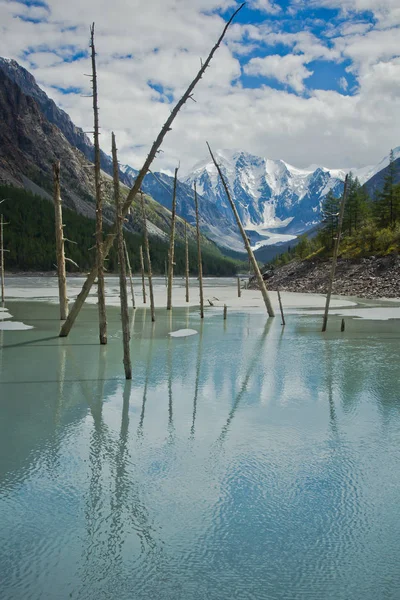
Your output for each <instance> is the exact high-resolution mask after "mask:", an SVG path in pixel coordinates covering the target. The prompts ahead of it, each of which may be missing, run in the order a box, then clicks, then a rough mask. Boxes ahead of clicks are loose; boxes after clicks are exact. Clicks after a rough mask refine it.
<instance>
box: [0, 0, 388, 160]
mask: <svg viewBox="0 0 400 600" xmlns="http://www.w3.org/2000/svg"><path fill="white" fill-rule="evenodd" d="M364 1H365V3H366V4H368V2H369V4H368V6H370V5H371V6H372V4H373V3H372V0H371V1H370V0H364ZM397 1H398V0H397ZM311 2H313V3H314V5H315V6H317V5H326V6H328V5H330V6H338V7H339V8H341V7H340V6H339V4H340V5H341V4H346V5H347V9H348V10H354V11H357V10H364V9H362V8H360V6H361V4H360V3H361V2H362V0H344V1H343V2H339V0H337V1H336V0H332V1H329V2H328V0H326V2H325V1H324V0H319V1H318V2H317V1H315V2H314V0H309V2H308V3H307V5H309V4H310V3H311ZM385 2H386V0H382V1H381V2H380V3H379V6H381V7H382V6H383V5H384V4H385ZM389 4H390V3H389V0H388V1H387V3H386V5H387V6H386V7H387V11H386V13H385V14H386V16H385V15H384V11H383V10H380V12H379V15H378V12H377V10H378V9H376V8H372V9H371V10H375V14H376V15H378V16H379V19H380V20H378V24H377V25H375V26H374V25H373V24H369V25H368V26H366V27H361V26H360V23H362V21H360V15H358V14H356V13H355V17H354V23H353V25H354V28H353V29H351V28H350V25H351V21H349V22H348V25H349V27H348V28H347V31H346V32H345V31H344V30H343V29H342V30H341V29H340V27H337V28H335V29H334V30H333V29H332V35H331V36H330V38H329V40H328V39H327V37H325V38H324V37H320V36H319V37H317V36H315V35H313V34H312V33H311V32H309V31H306V30H303V31H300V32H296V31H293V30H292V31H291V32H289V33H288V32H287V31H284V29H283V26H284V20H282V23H281V22H280V21H279V19H281V17H282V19H283V17H284V16H285V18H286V19H288V18H290V15H288V13H287V12H286V13H285V15H283V14H282V13H283V11H280V12H279V13H276V14H275V15H273V19H268V13H267V12H265V15H266V21H264V22H261V23H259V22H255V21H252V15H254V12H253V11H252V10H248V9H247V8H245V9H244V10H243V13H242V18H241V20H240V22H237V23H236V24H235V25H234V26H233V27H232V28H231V30H230V31H229V35H228V37H227V43H226V44H224V45H223V46H222V47H221V48H220V49H219V51H218V53H217V54H216V56H215V59H214V61H213V63H212V65H211V68H210V69H208V70H207V72H206V74H205V76H204V78H203V79H202V80H201V82H200V84H199V86H198V88H196V93H195V98H196V100H197V102H196V103H193V102H190V103H189V104H187V105H186V106H185V107H184V109H183V110H182V112H181V113H180V115H179V116H178V118H177V120H176V122H175V123H174V128H173V131H171V132H170V133H169V134H168V136H167V137H166V139H165V144H164V146H163V150H164V152H163V153H162V154H160V155H159V156H158V158H157V164H156V165H155V168H156V169H157V168H158V169H169V170H171V169H173V167H174V166H175V165H176V164H177V163H178V161H179V160H180V161H181V163H182V172H183V171H184V170H188V169H190V167H191V166H192V165H193V164H194V163H195V162H197V161H198V160H201V159H202V158H203V157H204V156H206V147H205V140H206V139H208V140H209V141H210V143H211V144H212V146H214V147H225V148H242V149H245V150H248V151H250V152H253V153H255V154H260V155H264V156H268V157H270V158H284V159H285V160H287V161H288V162H290V163H292V164H296V165H299V166H306V165H307V164H310V163H321V162H322V163H324V164H326V165H327V166H330V167H351V166H360V165H363V164H371V163H372V164H373V163H375V162H377V161H378V160H380V158H381V157H382V156H384V155H386V154H387V153H388V149H390V148H391V147H395V146H397V145H399V143H400V124H399V120H398V96H399V94H400V83H399V82H400V65H399V59H398V52H399V51H398V42H397V36H398V30H397V29H395V28H394V27H391V26H389V25H388V26H387V28H386V30H385V31H383V30H382V27H383V26H382V23H383V22H385V23H390V22H391V21H393V19H395V18H396V7H395V6H394V5H393V6H391V7H390V6H389ZM274 5H275V3H274V2H260V0H258V9H259V10H261V8H262V7H264V9H265V10H266V9H268V8H271V9H272V8H273V7H274ZM237 6H238V2H236V1H235V0H191V1H190V2H188V0H147V2H146V3H144V4H143V2H139V0H113V3H112V5H110V3H109V1H108V0H107V1H106V0H85V2H82V1H81V0H68V2H65V1H64V0H51V1H50V2H49V4H48V8H46V6H42V7H40V6H33V5H31V6H27V5H26V4H23V3H20V2H14V1H7V2H3V3H1V4H0V55H2V56H7V57H10V58H15V59H17V60H18V61H19V62H20V63H21V64H23V65H24V66H25V67H27V68H28V69H29V70H30V71H31V72H32V73H33V74H34V75H35V77H36V79H37V81H38V83H39V84H40V85H41V86H42V87H43V88H44V89H45V91H46V92H47V93H48V94H49V95H50V96H51V97H53V98H54V100H55V101H56V102H57V103H58V104H59V105H60V106H62V107H63V108H64V109H65V110H66V111H67V112H68V113H69V114H70V115H71V118H72V119H73V121H74V122H75V123H76V124H77V125H80V126H81V127H83V129H84V130H91V129H92V120H93V116H92V111H91V102H90V99H88V98H84V97H82V96H83V95H85V94H86V93H89V91H90V90H89V78H87V77H84V73H89V72H90V61H89V57H88V41H89V24H90V23H91V22H92V21H95V22H96V48H97V52H98V82H99V93H100V99H99V103H100V122H101V127H102V136H101V142H102V147H103V149H104V150H105V151H106V152H109V151H110V132H111V130H114V131H115V132H116V135H117V141H118V148H119V156H120V159H121V161H122V162H124V163H128V164H131V165H132V166H134V167H138V166H140V165H141V163H142V161H143V159H144V157H145V156H146V154H147V152H148V148H149V146H150V144H151V143H152V141H153V140H154V138H155V136H156V135H157V133H158V131H159V129H160V127H161V125H162V123H163V122H164V121H165V119H166V118H167V116H168V115H169V112H170V110H171V102H174V101H175V100H176V99H177V98H178V97H179V96H180V95H181V93H182V91H183V90H184V89H185V88H186V86H187V85H188V83H189V82H190V81H191V80H192V78H193V76H194V74H195V73H196V72H197V70H198V68H199V65H200V58H201V57H202V58H203V59H204V58H205V56H206V55H207V54H208V52H209V50H210V48H211V46H212V45H213V44H214V42H215V40H216V39H217V37H218V35H219V34H220V32H221V30H222V28H223V26H224V19H223V18H222V16H221V14H226V13H223V12H222V11H233V10H234V9H235V8H236V7H237ZM252 8H256V3H254V2H253V4H252ZM270 14H271V11H270ZM378 16H377V17H376V18H377V19H378ZM274 19H275V21H274ZM244 21H247V22H244ZM294 25H295V22H294V21H293V23H292V24H291V27H292V29H293V26H294ZM328 25H329V24H327V28H328ZM278 27H279V28H280V30H278V31H277V28H278ZM303 29H305V28H303ZM277 45H279V47H280V50H279V55H278V52H277V50H275V46H277ZM282 47H284V48H286V49H287V53H286V54H285V55H284V56H280V54H282V52H281V48H282ZM266 48H267V49H268V50H267V52H266V50H265V49H266ZM260 49H262V53H261V52H259V50H260ZM255 53H258V54H261V55H256V54H255ZM265 54H267V56H265ZM283 54H284V53H283ZM312 60H325V61H335V62H338V63H340V61H343V60H346V61H347V63H348V64H349V66H348V69H349V70H351V71H352V73H353V76H356V78H357V80H358V87H357V92H356V94H355V95H349V94H342V93H340V88H338V91H321V90H314V91H308V93H307V94H303V93H302V92H304V90H305V89H306V85H307V79H308V77H309V76H310V75H311V70H310V69H309V68H307V64H308V63H309V62H310V61H312ZM244 63H246V66H244V67H243V65H244ZM347 63H346V64H347ZM242 69H244V70H245V72H246V73H248V74H253V75H257V76H258V77H259V82H260V84H259V87H256V88H246V87H244V85H243V83H242V80H241V73H242ZM263 77H268V78H275V79H276V80H278V81H280V82H281V83H283V84H285V86H287V87H286V89H283V90H277V89H272V88H271V87H269V86H268V85H266V83H265V81H264V80H263ZM343 85H344V84H343V82H342V86H343ZM341 89H343V90H344V87H342V88H341ZM63 90H64V92H63ZM65 91H67V92H69V93H65Z"/></svg>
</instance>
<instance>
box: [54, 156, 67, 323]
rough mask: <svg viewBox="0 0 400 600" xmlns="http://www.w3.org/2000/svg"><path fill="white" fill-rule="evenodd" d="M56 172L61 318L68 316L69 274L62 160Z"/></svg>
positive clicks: (58, 163) (57, 251) (55, 205)
mask: <svg viewBox="0 0 400 600" xmlns="http://www.w3.org/2000/svg"><path fill="white" fill-rule="evenodd" d="M53 174H54V213H55V225H56V256H57V273H58V292H59V298H60V319H61V321H65V319H66V318H67V317H68V298H67V274H66V269H65V251H64V232H63V227H64V225H63V222H62V206H61V193H60V161H57V162H55V163H54V164H53Z"/></svg>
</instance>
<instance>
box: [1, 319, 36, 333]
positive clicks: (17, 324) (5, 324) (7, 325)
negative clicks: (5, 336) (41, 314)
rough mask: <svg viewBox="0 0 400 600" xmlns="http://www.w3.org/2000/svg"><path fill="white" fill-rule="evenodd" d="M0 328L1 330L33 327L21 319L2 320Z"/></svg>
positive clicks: (21, 329) (18, 329) (19, 329)
mask: <svg viewBox="0 0 400 600" xmlns="http://www.w3.org/2000/svg"><path fill="white" fill-rule="evenodd" d="M0 329H1V330H3V331H24V330H25V329H33V326H32V325H26V324H25V323H22V322H21V321H2V322H0Z"/></svg>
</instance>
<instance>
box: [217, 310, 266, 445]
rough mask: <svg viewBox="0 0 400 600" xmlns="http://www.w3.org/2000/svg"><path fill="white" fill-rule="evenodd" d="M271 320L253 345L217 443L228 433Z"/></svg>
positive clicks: (257, 359) (258, 356)
mask: <svg viewBox="0 0 400 600" xmlns="http://www.w3.org/2000/svg"><path fill="white" fill-rule="evenodd" d="M271 321H272V320H271V319H268V320H267V322H266V324H265V327H264V330H263V332H262V334H261V337H260V339H259V340H258V342H257V343H256V344H255V346H254V350H253V352H252V355H251V359H250V364H249V367H248V370H247V373H246V376H245V378H244V380H243V383H242V385H241V388H240V390H239V392H238V394H237V395H236V398H235V400H234V402H233V406H232V409H231V411H230V413H229V415H228V419H227V421H226V423H225V425H224V426H223V428H222V431H221V433H220V435H219V437H218V439H217V443H219V444H221V443H222V442H223V441H224V440H225V438H226V436H227V434H228V431H229V427H230V425H231V423H232V421H233V419H234V417H235V415H236V411H237V409H238V408H239V405H240V402H241V400H242V398H243V396H244V394H245V392H246V391H247V386H248V384H249V381H250V378H251V376H252V374H253V372H254V369H255V367H256V365H257V364H259V359H260V354H261V350H262V348H263V346H264V344H265V340H266V339H267V336H268V333H269V330H270V329H271Z"/></svg>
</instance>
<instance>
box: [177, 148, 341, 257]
mask: <svg viewBox="0 0 400 600" xmlns="http://www.w3.org/2000/svg"><path fill="white" fill-rule="evenodd" d="M216 159H217V161H218V163H219V165H220V167H221V170H222V173H223V175H224V177H225V178H226V181H227V184H228V187H229V190H230V192H231V194H232V197H233V198H234V199H235V202H236V207H237V209H238V212H239V214H240V217H241V219H242V222H243V225H244V227H245V229H246V230H247V232H248V233H249V234H250V233H251V232H252V233H254V234H257V235H250V236H249V237H250V238H251V240H252V244H253V245H254V247H260V246H262V245H264V244H268V243H272V240H273V242H274V243H276V241H277V240H278V239H279V236H278V237H277V235H276V234H277V233H280V234H281V238H282V239H281V241H283V240H285V241H286V240H287V239H291V238H293V237H294V236H295V235H296V234H298V233H301V232H303V231H306V230H307V229H310V228H311V227H312V226H313V225H315V224H317V223H318V222H319V221H320V213H321V205H322V202H323V199H324V197H325V196H326V194H327V193H328V192H329V191H330V190H332V191H333V193H334V194H335V195H340V193H341V192H342V190H343V181H344V178H345V175H346V171H344V170H337V169H336V170H330V169H327V168H325V167H319V166H312V167H310V168H307V169H299V168H297V167H294V166H293V165H290V164H289V163H286V162H285V161H283V160H271V159H268V158H262V157H259V156H255V155H253V154H249V153H247V152H241V151H235V152H233V151H228V150H218V151H217V152H216ZM194 181H196V183H197V189H198V190H199V192H200V193H201V194H202V195H203V196H204V197H205V198H207V200H208V201H209V202H211V203H213V204H214V205H215V206H218V208H219V210H220V211H221V212H222V213H223V214H224V216H225V217H226V219H227V220H228V221H231V222H232V223H233V222H234V217H233V214H232V211H231V208H230V206H229V205H228V202H227V199H226V195H225V191H224V189H223V186H222V184H221V182H220V180H219V178H218V173H217V169H216V167H215V166H214V164H213V163H212V161H211V160H207V161H204V162H202V163H198V164H197V165H196V166H195V167H194V169H193V171H192V172H191V173H190V174H189V175H188V176H187V177H186V178H185V183H187V184H189V185H193V182H194ZM276 230H279V231H278V232H277V231H276ZM272 234H274V235H272ZM254 238H257V239H254ZM260 238H261V239H260Z"/></svg>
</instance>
